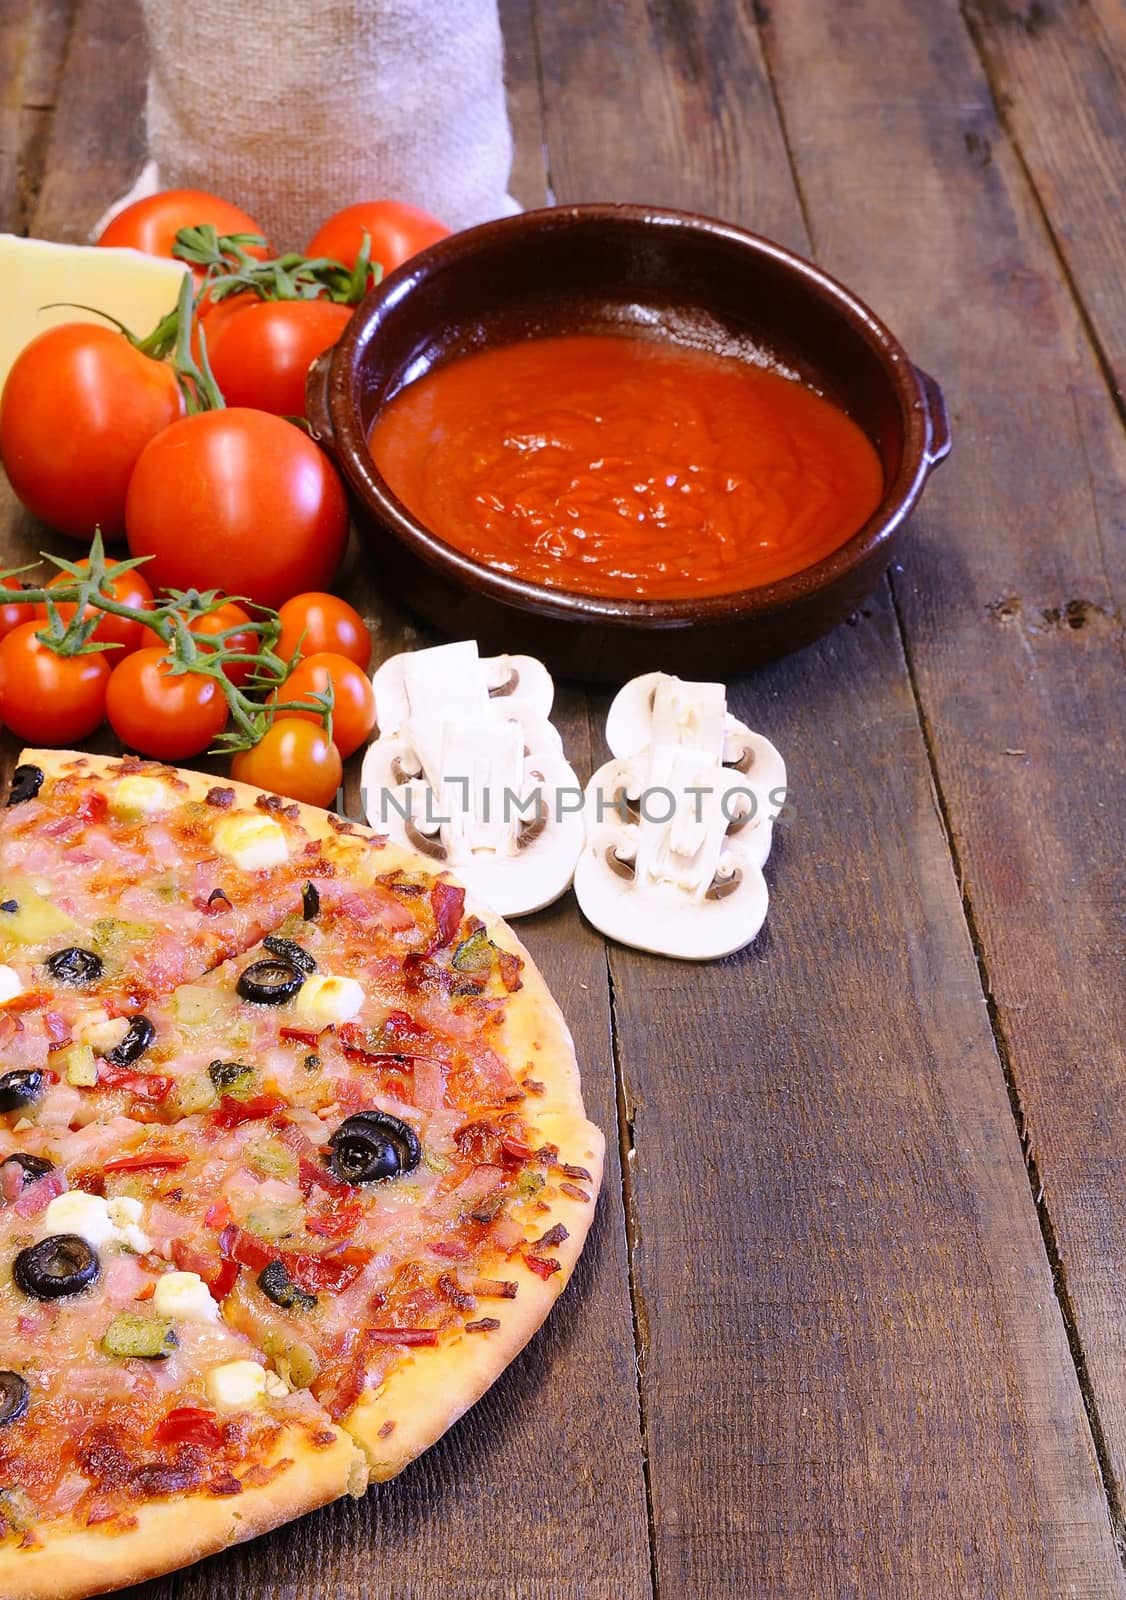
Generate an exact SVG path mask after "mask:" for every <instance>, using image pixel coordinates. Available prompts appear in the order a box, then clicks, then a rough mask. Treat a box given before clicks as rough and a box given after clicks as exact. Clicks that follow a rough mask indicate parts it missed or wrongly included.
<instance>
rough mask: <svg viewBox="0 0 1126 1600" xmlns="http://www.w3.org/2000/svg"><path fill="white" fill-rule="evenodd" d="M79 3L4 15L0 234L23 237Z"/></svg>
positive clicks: (14, 3)
mask: <svg viewBox="0 0 1126 1600" xmlns="http://www.w3.org/2000/svg"><path fill="white" fill-rule="evenodd" d="M74 7H75V0H41V3H38V4H37V3H34V0H11V3H9V4H7V5H5V7H4V8H3V11H2V12H0V228H2V229H3V231H4V232H6V233H22V232H24V230H25V228H26V225H27V219H28V217H29V215H30V214H31V211H32V209H33V207H34V205H35V199H36V195H37V193H38V189H39V184H40V181H41V179H42V175H43V162H44V157H45V155H46V146H47V136H48V133H49V131H50V125H51V114H52V112H53V110H54V105H55V92H56V89H57V86H58V81H59V74H60V72H61V70H62V64H63V55H64V53H65V49H66V41H67V37H68V35H69V32H70V25H71V22H72V20H73V15H74Z"/></svg>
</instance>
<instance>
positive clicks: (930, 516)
mask: <svg viewBox="0 0 1126 1600" xmlns="http://www.w3.org/2000/svg"><path fill="white" fill-rule="evenodd" d="M766 39H767V43H768V52H769V59H770V62H771V66H772V68H773V71H774V75H775V81H776V84H777V87H778V92H779V96H780V102H781V106H782V112H783V116H784V119H785V123H786V127H787V131H788V135H789V140H790V144H791V148H792V150H793V153H794V159H795V164H796V168H797V171H798V175H799V179H800V182H801V184H802V188H803V192H804V195H805V200H806V205H807V208H808V211H809V215H810V217H811V219H812V223H813V230H814V236H815V241H816V244H817V248H818V253H819V256H820V257H821V259H822V260H823V261H824V262H825V264H826V265H827V266H829V267H830V268H831V269H833V270H835V271H837V272H839V273H840V274H842V275H843V276H845V277H846V278H847V279H848V280H849V281H850V282H851V283H852V284H853V285H854V287H855V288H856V289H857V291H858V292H859V293H860V294H863V295H865V296H868V297H869V298H870V299H871V300H872V301H873V302H874V303H875V304H876V305H877V306H878V307H879V308H880V310H881V311H882V312H883V313H884V314H885V315H886V316H887V318H888V319H889V321H890V322H891V323H892V325H893V326H894V327H895V328H896V330H897V331H898V332H899V333H900V334H901V335H902V337H903V338H904V339H905V340H906V342H907V344H908V347H909V348H910V350H911V352H912V355H913V356H915V357H916V359H918V360H920V361H921V362H922V363H923V364H924V365H925V366H927V367H928V369H929V370H931V371H933V372H934V373H935V374H936V375H937V376H938V377H939V378H940V379H941V380H942V381H943V382H944V383H945V385H946V386H947V392H948V394H949V395H950V398H951V401H952V406H953V412H954V432H955V454H954V457H953V458H952V463H951V469H950V470H949V471H948V472H947V471H944V472H943V473H941V474H940V475H939V476H938V477H937V478H936V479H935V482H934V484H933V485H932V487H931V488H930V489H929V490H928V492H927V496H926V499H925V500H924V503H923V509H922V511H921V513H920V515H919V516H918V517H917V519H916V524H915V529H914V537H913V539H912V541H911V542H910V544H909V545H908V546H907V553H906V555H905V557H904V560H903V570H902V571H901V572H897V573H896V574H895V576H894V588H895V594H896V599H897V604H898V606H899V608H900V610H901V613H902V617H903V622H904V626H905V629H906V638H907V642H908V649H909V653H910V657H911V662H912V667H913V672H914V677H915V682H916V685H917V688H918V692H919V699H920V703H921V706H922V710H923V714H924V717H925V720H926V725H927V730H928V736H929V739H930V741H931V747H932V750H933V754H934V760H935V763H936V770H937V776H938V783H939V786H940V789H941V795H942V803H943V806H944V810H945V814H946V818H947V820H948V823H949V827H950V830H951V835H952V839H953V843H954V848H955V854H956V857H957V862H958V866H959V871H960V873H961V875H962V877H963V880H964V890H965V894H966V897H967V903H968V907H969V910H970V914H971V916H972V919H973V924H974V928H975V932H976V938H977V941H978V945H979V950H980V956H981V960H982V966H983V972H984V975H985V978H986V981H987V983H988V985H989V989H990V1005H991V1008H992V1009H993V1011H994V1015H995V1020H996V1025H997V1028H998V1032H999V1036H1000V1039H1001V1042H1002V1046H1003V1049H1004V1052H1005V1055H1006V1065H1007V1070H1008V1072H1009V1074H1010V1076H1011V1080H1012V1084H1013V1094H1014V1097H1015V1100H1016V1103H1017V1108H1018V1112H1019V1115H1020V1117H1021V1119H1022V1131H1023V1134H1024V1137H1025V1140H1026V1143H1027V1148H1028V1152H1029V1157H1030V1161H1031V1162H1032V1176H1033V1181H1034V1185H1035V1186H1036V1188H1037V1189H1038V1190H1039V1189H1042V1196H1043V1199H1042V1205H1043V1208H1044V1217H1045V1228H1046V1231H1047V1232H1048V1235H1049V1237H1050V1239H1051V1240H1052V1244H1053V1248H1054V1250H1055V1251H1056V1252H1057V1254H1058V1274H1057V1275H1058V1279H1059V1282H1060V1286H1061V1292H1062V1294H1063V1296H1064V1299H1065V1307H1066V1310H1067V1313H1068V1316H1069V1320H1070V1321H1071V1322H1072V1323H1073V1326H1074V1335H1073V1337H1074V1341H1075V1346H1076V1352H1077V1354H1078V1356H1079V1357H1080V1359H1081V1362H1082V1365H1083V1371H1084V1381H1085V1383H1086V1384H1087V1385H1088V1388H1089V1393H1090V1396H1091V1397H1092V1401H1093V1405H1094V1409H1095V1414H1096V1419H1097V1426H1098V1429H1099V1432H1100V1434H1101V1441H1102V1445H1103V1449H1104V1451H1105V1456H1106V1466H1107V1470H1108V1472H1109V1477H1110V1485H1109V1487H1110V1492H1111V1504H1112V1508H1113V1511H1114V1514H1115V1519H1116V1522H1118V1523H1120V1521H1121V1515H1122V1503H1123V1474H1124V1472H1126V1331H1124V1328H1123V1322H1122V1317H1121V1291H1122V1284H1123V1281H1124V1275H1126V1216H1124V1212H1123V1204H1122V1202H1123V1193H1124V1180H1126V1167H1124V1164H1123V1150H1124V1149H1126V1109H1124V1107H1123V1096H1122V1092H1121V1091H1122V1084H1123V1081H1124V1078H1126V1054H1124V1048H1123V1040H1124V1038H1126V1009H1124V1007H1126V987H1124V985H1123V981H1122V976H1123V944H1122V922H1121V916H1122V909H1123V905H1124V904H1126V894H1124V886H1123V859H1124V849H1123V846H1124V843H1126V840H1124V836H1123V834H1124V826H1126V811H1124V807H1123V803H1122V798H1123V784H1122V777H1123V773H1124V772H1126V747H1124V728H1123V720H1122V704H1123V635H1122V600H1123V579H1124V577H1126V545H1124V540H1123V533H1124V532H1126V503H1124V498H1123V484H1124V482H1126V455H1124V441H1123V437H1122V432H1121V429H1120V428H1119V426H1118V421H1117V418H1116V417H1115V414H1114V410H1113V406H1112V405H1111V403H1110V400H1109V397H1108V395H1107V392H1106V389H1105V387H1104V385H1103V382H1102V379H1101V376H1100V373H1099V370H1098V367H1097V363H1096V361H1095V359H1094V356H1093V353H1092V351H1091V349H1090V347H1089V345H1088V342H1087V339H1086V337H1085V333H1084V330H1083V327H1082V326H1081V323H1080V319H1079V317H1078V315H1077V313H1076V310H1075V307H1074V304H1073V302H1072V299H1071V296H1070V294H1069V293H1068V290H1067V288H1066V286H1065V285H1064V284H1063V283H1062V282H1061V280H1060V276H1059V273H1058V268H1057V264H1056V262H1055V260H1054V257H1053V252H1052V249H1051V246H1050V243H1049V241H1048V240H1047V238H1046V237H1045V234H1044V231H1043V227H1042V224H1041V220H1040V218H1039V215H1038V211H1037V208H1036V206H1035V203H1034V201H1033V198H1032V196H1031V195H1030V193H1029V191H1028V187H1027V185H1026V183H1025V181H1024V178H1023V175H1022V173H1021V171H1020V169H1019V166H1018V163H1017V161H1016V159H1015V157H1014V154H1013V152H1012V150H1011V149H1010V147H1009V146H1008V145H1007V143H1006V140H1005V136H1004V133H1003V130H1002V129H1001V128H1000V127H999V126H998V123H997V119H996V116H995V113H994V110H993V106H992V101H991V96H990V93H989V88H988V85H987V83H986V82H985V79H984V75H983V73H982V70H981V67H980V64H979V62H978V61H977V59H976V57H975V55H974V51H973V49H972V45H971V41H970V39H969V37H968V36H967V34H966V31H965V29H964V27H963V25H962V22H961V19H960V17H959V15H958V11H957V8H956V6H955V5H954V4H943V5H934V6H931V7H927V8H925V12H924V10H922V9H921V8H919V7H918V6H915V5H913V4H911V3H910V0H900V3H894V0H886V3H884V4H881V5H878V6H877V5H874V4H863V3H853V4H850V5H847V6H843V7H841V8H839V9H837V8H835V9H834V12H833V21H832V24H831V26H829V27H828V29H826V27H825V18H824V11H823V8H822V7H821V6H819V5H818V4H817V3H816V0H790V3H788V4H786V5H785V6H781V5H780V6H778V7H776V8H775V9H774V10H773V12H772V14H771V21H770V23H769V26H768V28H767V30H766ZM830 60H831V62H832V71H833V82H834V93H833V102H832V106H831V108H830V107H829V106H828V104H827V103H826V102H825V101H823V99H822V98H821V97H820V96H816V95H810V94H809V93H808V92H807V88H808V84H809V83H810V82H811V81H815V80H816V79H817V78H818V77H819V76H820V75H823V74H824V73H825V71H826V70H827V63H828V62H829V61H830ZM904 84H910V86H911V89H910V93H904V90H903V86H904ZM842 129H843V130H845V132H846V137H844V138H842V136H841V134H842ZM983 141H985V142H987V143H988V145H989V148H990V150H991V159H990V160H989V162H988V163H986V164H983V163H982V162H981V160H980V159H978V157H977V156H976V155H975V153H974V152H975V149H976V148H977V147H978V146H980V145H981V144H982V142H983ZM858 218H862V219H863V224H864V225H863V227H862V228H860V227H858V226H857V219H858ZM874 239H884V240H887V241H888V245H887V248H886V249H883V250H879V249H873V248H872V241H873V240H874ZM1120 331H1122V330H1120Z"/></svg>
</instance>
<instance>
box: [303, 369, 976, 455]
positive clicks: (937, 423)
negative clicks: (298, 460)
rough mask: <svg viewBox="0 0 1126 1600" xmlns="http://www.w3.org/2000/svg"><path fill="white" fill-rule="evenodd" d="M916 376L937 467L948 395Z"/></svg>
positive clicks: (925, 376) (945, 439)
mask: <svg viewBox="0 0 1126 1600" xmlns="http://www.w3.org/2000/svg"><path fill="white" fill-rule="evenodd" d="M318 359H321V358H318ZM314 370H315V368H314ZM915 376H916V378H918V380H919V387H920V388H921V389H922V391H923V410H924V411H925V412H926V417H927V422H928V423H929V424H930V430H929V431H930V438H929V439H928V441H927V446H926V457H927V465H928V467H937V466H938V463H939V462H940V461H945V460H946V457H947V456H948V455H949V454H950V416H949V413H948V412H947V410H946V397H945V395H944V394H943V392H942V390H941V389H940V388H939V386H938V384H937V383H936V382H935V381H934V379H933V378H932V377H931V376H930V374H929V373H927V372H924V371H923V369H922V367H916V368H915Z"/></svg>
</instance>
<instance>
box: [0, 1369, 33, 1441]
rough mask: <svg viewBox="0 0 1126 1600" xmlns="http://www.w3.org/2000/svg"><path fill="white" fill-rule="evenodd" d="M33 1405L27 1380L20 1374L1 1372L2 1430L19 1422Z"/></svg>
mask: <svg viewBox="0 0 1126 1600" xmlns="http://www.w3.org/2000/svg"><path fill="white" fill-rule="evenodd" d="M30 1403H31V1390H30V1389H29V1388H28V1386H27V1379H26V1378H21V1377H20V1375H19V1373H18V1372H0V1428H2V1427H3V1426H4V1424H5V1423H6V1422H18V1421H19V1420H20V1418H21V1417H22V1416H23V1415H24V1413H25V1412H26V1411H27V1408H28V1406H29V1405H30Z"/></svg>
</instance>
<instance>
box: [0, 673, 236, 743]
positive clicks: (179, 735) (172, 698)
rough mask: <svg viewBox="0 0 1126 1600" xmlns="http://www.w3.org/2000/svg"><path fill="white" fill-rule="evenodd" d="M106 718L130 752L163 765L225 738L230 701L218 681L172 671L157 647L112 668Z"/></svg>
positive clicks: (195, 674) (107, 691) (196, 674)
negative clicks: (164, 762)
mask: <svg viewBox="0 0 1126 1600" xmlns="http://www.w3.org/2000/svg"><path fill="white" fill-rule="evenodd" d="M0 648H2V647H0ZM106 715H107V716H108V718H109V722H110V726H111V727H112V729H113V731H114V733H116V735H117V737H118V738H119V739H120V740H121V742H122V744H124V745H127V746H128V747H129V749H131V750H137V751H139V752H140V754H141V755H143V756H153V757H155V758H156V759H157V760H159V761H182V760H184V759H185V758H186V757H188V756H198V755H200V754H201V752H202V751H204V750H206V749H207V747H208V745H210V744H212V743H214V741H215V740H216V739H217V738H218V736H219V734H221V733H222V731H223V729H224V728H225V727H226V725H227V701H226V698H225V696H224V694H223V690H222V688H221V687H220V685H219V682H218V681H217V679H215V678H213V677H210V676H208V675H207V674H206V673H202V672H173V671H172V670H171V667H170V665H169V661H168V654H167V652H166V650H165V649H164V646H163V645H154V646H152V647H151V648H149V649H146V650H135V651H134V652H133V654H132V655H131V656H126V658H125V660H124V661H122V662H121V663H120V665H118V666H116V667H115V668H114V669H113V674H112V676H111V677H110V680H109V687H108V688H107V690H106Z"/></svg>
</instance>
